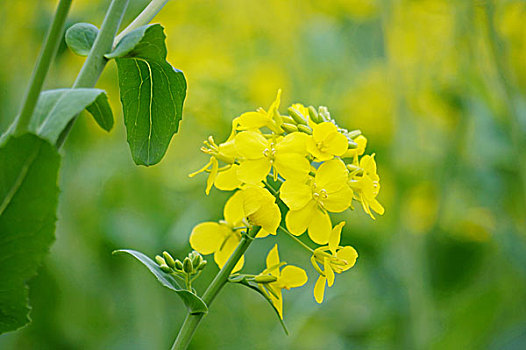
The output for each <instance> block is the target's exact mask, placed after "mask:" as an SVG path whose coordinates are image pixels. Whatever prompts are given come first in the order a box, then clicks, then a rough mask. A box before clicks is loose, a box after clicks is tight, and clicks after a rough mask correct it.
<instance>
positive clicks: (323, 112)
mask: <svg viewBox="0 0 526 350" xmlns="http://www.w3.org/2000/svg"><path fill="white" fill-rule="evenodd" d="M318 114H319V117H320V119H321V120H323V121H324V122H328V121H330V120H331V114H330V113H329V109H327V107H325V106H320V107H318Z"/></svg>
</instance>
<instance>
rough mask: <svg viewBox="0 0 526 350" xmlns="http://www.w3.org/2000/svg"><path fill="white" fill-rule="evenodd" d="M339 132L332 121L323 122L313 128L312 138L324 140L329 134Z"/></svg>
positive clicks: (316, 140)
mask: <svg viewBox="0 0 526 350" xmlns="http://www.w3.org/2000/svg"><path fill="white" fill-rule="evenodd" d="M335 132H336V133H337V132H338V128H337V127H336V125H334V124H333V123H331V122H323V123H320V124H317V125H315V126H314V127H313V128H312V138H313V139H314V141H315V142H323V141H324V140H325V139H326V138H327V137H328V136H329V135H331V134H333V133H335Z"/></svg>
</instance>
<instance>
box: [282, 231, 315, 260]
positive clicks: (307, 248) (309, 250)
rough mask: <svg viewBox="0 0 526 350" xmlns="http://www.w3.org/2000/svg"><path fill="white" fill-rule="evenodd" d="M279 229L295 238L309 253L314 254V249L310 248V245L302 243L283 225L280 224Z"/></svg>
mask: <svg viewBox="0 0 526 350" xmlns="http://www.w3.org/2000/svg"><path fill="white" fill-rule="evenodd" d="M279 229H280V230H281V231H283V232H285V233H286V234H287V235H289V237H290V238H292V239H293V240H295V241H296V242H297V243H299V244H300V245H301V246H302V247H303V248H304V249H306V250H307V251H308V252H309V253H311V254H314V250H312V248H311V247H309V246H308V245H306V244H305V243H303V242H302V241H301V240H300V239H299V238H298V237H296V236H294V235H293V234H292V233H290V232H289V230H287V229H286V228H285V227H283V226H280V227H279Z"/></svg>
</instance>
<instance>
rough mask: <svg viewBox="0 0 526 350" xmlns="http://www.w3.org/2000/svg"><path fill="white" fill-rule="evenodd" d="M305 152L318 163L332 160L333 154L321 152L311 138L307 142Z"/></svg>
mask: <svg viewBox="0 0 526 350" xmlns="http://www.w3.org/2000/svg"><path fill="white" fill-rule="evenodd" d="M307 151H308V152H309V153H310V154H312V156H313V157H314V158H316V160H317V161H320V162H323V161H326V160H330V159H332V158H334V155H333V154H330V153H328V152H322V151H321V150H320V149H319V148H318V145H317V144H316V141H314V139H313V138H312V137H311V138H309V139H308V140H307Z"/></svg>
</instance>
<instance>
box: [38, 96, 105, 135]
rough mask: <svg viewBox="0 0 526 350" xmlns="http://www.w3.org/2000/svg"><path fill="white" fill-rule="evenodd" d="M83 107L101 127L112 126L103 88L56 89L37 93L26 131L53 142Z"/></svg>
mask: <svg viewBox="0 0 526 350" xmlns="http://www.w3.org/2000/svg"><path fill="white" fill-rule="evenodd" d="M84 109H87V110H88V111H89V112H90V113H91V114H92V115H93V117H94V118H95V121H96V122H97V123H98V124H99V125H100V127H101V128H103V129H104V130H106V131H109V130H110V129H111V128H112V126H113V114H112V112H111V108H110V105H109V104H108V97H107V96H106V93H105V92H104V90H100V89H57V90H49V91H44V92H42V93H41V94H40V97H39V98H38V102H37V106H36V108H35V112H34V113H33V117H32V119H31V123H30V125H29V130H30V131H32V132H34V133H35V134H37V135H39V136H41V137H43V138H45V139H47V140H49V141H50V142H51V143H54V142H55V141H56V140H57V138H58V136H59V135H60V133H61V132H62V130H64V128H65V127H66V125H67V124H68V123H69V121H70V120H72V119H73V118H74V117H75V116H76V115H77V114H79V113H80V112H82V111H83V110H84Z"/></svg>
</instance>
